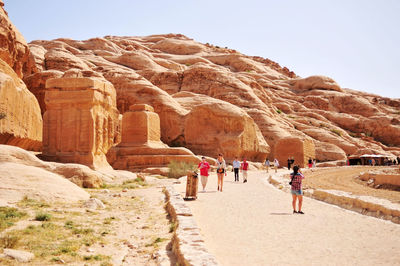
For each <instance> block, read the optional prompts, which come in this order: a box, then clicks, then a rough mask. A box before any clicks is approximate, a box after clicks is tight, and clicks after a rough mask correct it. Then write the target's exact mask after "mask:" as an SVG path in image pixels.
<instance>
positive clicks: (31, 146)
mask: <svg viewBox="0 0 400 266" xmlns="http://www.w3.org/2000/svg"><path fill="white" fill-rule="evenodd" d="M0 144H8V145H14V146H19V147H21V148H23V149H27V150H34V151H39V150H40V149H41V147H42V116H41V115H40V107H39V104H38V101H37V99H36V98H35V96H34V95H33V94H32V93H31V92H30V91H29V90H28V89H27V88H26V86H25V84H24V83H23V82H22V80H21V79H20V78H19V77H18V76H17V74H16V73H15V72H14V71H13V70H12V69H11V67H10V66H8V65H7V64H6V63H5V62H4V61H3V60H1V59H0Z"/></svg>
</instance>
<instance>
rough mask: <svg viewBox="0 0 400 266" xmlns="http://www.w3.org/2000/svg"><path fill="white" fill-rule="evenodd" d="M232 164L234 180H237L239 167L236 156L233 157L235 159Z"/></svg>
mask: <svg viewBox="0 0 400 266" xmlns="http://www.w3.org/2000/svg"><path fill="white" fill-rule="evenodd" d="M232 166H233V171H234V173H235V182H236V181H237V182H239V168H240V162H239V161H238V159H237V157H235V160H234V161H233V163H232Z"/></svg>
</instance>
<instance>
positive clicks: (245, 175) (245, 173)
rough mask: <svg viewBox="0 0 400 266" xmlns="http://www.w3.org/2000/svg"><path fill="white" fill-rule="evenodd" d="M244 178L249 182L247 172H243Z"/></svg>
mask: <svg viewBox="0 0 400 266" xmlns="http://www.w3.org/2000/svg"><path fill="white" fill-rule="evenodd" d="M243 178H244V179H246V180H247V170H243Z"/></svg>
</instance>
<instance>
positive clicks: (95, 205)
mask: <svg viewBox="0 0 400 266" xmlns="http://www.w3.org/2000/svg"><path fill="white" fill-rule="evenodd" d="M83 206H84V207H85V208H88V209H105V208H106V206H104V203H103V202H102V201H101V200H99V199H96V198H91V199H88V200H87V201H86V202H85V203H84V204H83Z"/></svg>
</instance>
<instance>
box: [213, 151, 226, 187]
mask: <svg viewBox="0 0 400 266" xmlns="http://www.w3.org/2000/svg"><path fill="white" fill-rule="evenodd" d="M215 166H216V167H217V176H218V191H221V192H222V185H223V183H224V175H226V164H225V160H224V158H223V157H222V154H218V158H217V161H216V163H215Z"/></svg>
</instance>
